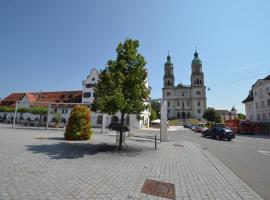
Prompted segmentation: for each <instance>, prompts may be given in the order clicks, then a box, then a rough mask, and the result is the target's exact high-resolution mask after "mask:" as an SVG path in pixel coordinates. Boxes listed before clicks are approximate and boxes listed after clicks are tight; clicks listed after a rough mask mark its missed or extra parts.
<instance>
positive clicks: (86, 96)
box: [83, 92, 91, 98]
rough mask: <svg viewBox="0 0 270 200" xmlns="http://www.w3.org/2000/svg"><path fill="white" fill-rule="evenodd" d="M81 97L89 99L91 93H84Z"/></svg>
mask: <svg viewBox="0 0 270 200" xmlns="http://www.w3.org/2000/svg"><path fill="white" fill-rule="evenodd" d="M83 97H84V98H89V97H91V92H85V93H83Z"/></svg>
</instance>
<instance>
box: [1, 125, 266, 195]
mask: <svg viewBox="0 0 270 200" xmlns="http://www.w3.org/2000/svg"><path fill="white" fill-rule="evenodd" d="M114 143H115V137H113V136H108V135H107V136H106V135H100V134H95V135H94V136H93V138H92V139H91V140H89V141H79V142H67V141H65V140H63V133H62V132H59V131H44V130H27V129H10V128H0V199H1V200H9V199H10V200H11V199H18V200H19V199H20V200H22V199H27V200H28V199H29V200H32V199H33V200H38V199H48V200H49V199H50V200H60V199H61V200H62V199H67V200H69V199H70V200H71V199H72V200H81V199H82V200H84V199H85V200H86V199H87V200H88V199H89V200H90V199H98V200H103V199H114V200H118V199H119V200H120V199H123V200H124V199H137V200H141V199H155V200H159V199H166V198H162V197H156V196H152V195H149V194H145V193H142V192H141V189H142V186H143V184H144V181H145V179H146V178H148V179H153V180H158V181H164V182H168V183H172V184H175V189H176V199H183V200H187V199H194V200H195V199H196V200H200V199H205V200H206V199H215V200H217V199H222V200H224V199H256V200H259V199H261V198H260V197H259V196H258V195H257V194H256V193H255V192H254V191H253V190H252V189H251V188H250V187H249V186H247V185H246V184H245V183H244V182H243V181H242V180H241V179H239V178H238V177H237V176H236V175H234V174H233V173H232V172H231V171H230V170H229V169H228V168H227V167H226V166H225V165H224V164H223V163H222V162H220V161H219V160H217V159H216V158H215V157H214V156H213V155H212V154H211V153H209V152H208V151H207V149H203V148H201V147H200V146H198V145H197V144H193V143H190V142H187V141H182V142H177V143H176V142H166V143H159V144H158V149H157V150H154V144H153V142H150V141H143V140H140V141H133V140H128V138H126V143H127V145H128V151H124V152H122V153H119V152H117V151H116V150H115V146H114ZM175 144H176V145H175Z"/></svg>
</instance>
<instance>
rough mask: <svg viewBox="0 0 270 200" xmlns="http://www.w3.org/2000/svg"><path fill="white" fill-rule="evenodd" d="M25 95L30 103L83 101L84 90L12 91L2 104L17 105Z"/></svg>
mask: <svg viewBox="0 0 270 200" xmlns="http://www.w3.org/2000/svg"><path fill="white" fill-rule="evenodd" d="M24 96H26V97H27V99H28V101H29V102H30V103H35V102H49V103H81V100H82V91H80V90H79V91H56V92H29V93H12V94H10V95H9V96H7V97H5V98H4V99H3V100H2V101H1V103H0V105H7V106H15V103H16V101H21V100H22V98H23V97H24Z"/></svg>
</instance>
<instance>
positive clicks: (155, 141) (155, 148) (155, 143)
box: [155, 134, 157, 150]
mask: <svg viewBox="0 0 270 200" xmlns="http://www.w3.org/2000/svg"><path fill="white" fill-rule="evenodd" d="M155 150H157V135H156V134H155Z"/></svg>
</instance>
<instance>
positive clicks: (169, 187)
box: [141, 179, 175, 199]
mask: <svg viewBox="0 0 270 200" xmlns="http://www.w3.org/2000/svg"><path fill="white" fill-rule="evenodd" d="M141 192H143V193H146V194H151V195H154V196H158V197H165V198H168V199H175V187H174V184H171V183H166V182H161V181H155V180H151V179H146V180H145V182H144V184H143V187H142V191H141Z"/></svg>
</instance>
